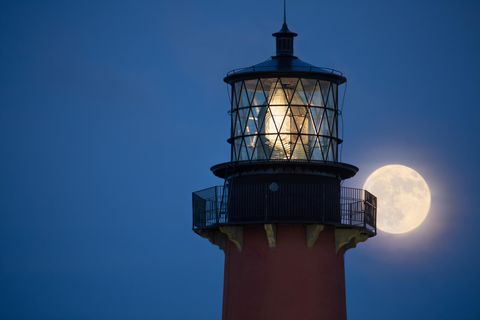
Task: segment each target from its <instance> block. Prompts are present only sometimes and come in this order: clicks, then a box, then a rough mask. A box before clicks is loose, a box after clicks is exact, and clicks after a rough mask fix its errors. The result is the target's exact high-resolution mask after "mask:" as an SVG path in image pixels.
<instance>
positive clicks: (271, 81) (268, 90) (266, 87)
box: [260, 78, 278, 101]
mask: <svg viewBox="0 0 480 320" xmlns="http://www.w3.org/2000/svg"><path fill="white" fill-rule="evenodd" d="M277 81H278V79H277V78H266V79H260V82H261V84H262V88H263V92H264V94H265V97H266V99H267V100H266V101H270V100H271V98H272V95H273V92H274V91H275V86H276V84H277Z"/></svg>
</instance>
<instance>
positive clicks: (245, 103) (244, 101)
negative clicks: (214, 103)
mask: <svg viewBox="0 0 480 320" xmlns="http://www.w3.org/2000/svg"><path fill="white" fill-rule="evenodd" d="M249 106H250V101H249V99H248V95H247V88H246V87H245V84H244V85H243V86H242V92H241V93H240V103H239V105H238V107H239V108H241V107H249Z"/></svg>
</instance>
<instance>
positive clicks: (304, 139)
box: [290, 135, 308, 160]
mask: <svg viewBox="0 0 480 320" xmlns="http://www.w3.org/2000/svg"><path fill="white" fill-rule="evenodd" d="M297 137H298V139H297V141H296V143H295V145H294V149H293V150H292V154H291V157H290V159H298V160H306V159H307V155H306V153H305V149H304V143H307V144H308V136H302V135H300V136H297Z"/></svg>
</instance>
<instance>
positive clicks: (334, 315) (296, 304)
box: [223, 225, 346, 320]
mask: <svg viewBox="0 0 480 320" xmlns="http://www.w3.org/2000/svg"><path fill="white" fill-rule="evenodd" d="M275 237H276V239H275V246H274V247H270V246H269V243H268V241H267V237H266V233H265V229H264V226H263V225H251V226H245V227H244V229H243V247H242V250H241V251H240V250H239V249H238V248H237V246H235V244H233V242H231V241H229V242H228V244H227V246H226V248H225V275H224V277H225V280H224V294H223V320H245V319H249V320H256V319H258V320H260V319H262V320H265V319H275V320H283V319H285V320H287V319H288V320H291V319H302V320H310V319H312V320H313V319H323V320H334V319H335V320H343V319H346V304H345V279H344V258H343V250H340V252H339V253H338V254H337V253H336V246H335V231H334V228H329V227H326V228H325V230H323V231H322V232H321V233H320V234H319V237H318V239H317V241H316V243H315V245H314V246H313V247H310V248H309V247H307V245H306V233H305V226H302V225H277V227H276V232H275ZM270 245H271V244H270Z"/></svg>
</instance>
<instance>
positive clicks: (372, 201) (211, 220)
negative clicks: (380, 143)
mask: <svg viewBox="0 0 480 320" xmlns="http://www.w3.org/2000/svg"><path fill="white" fill-rule="evenodd" d="M228 192H229V188H228V185H226V186H225V187H224V186H214V187H211V188H206V189H203V190H200V191H197V192H193V194H192V204H193V229H194V230H199V229H210V228H216V227H219V226H222V225H235V224H255V223H265V222H266V221H268V222H269V223H305V224H307V223H318V224H330V225H335V226H339V227H347V228H361V229H363V231H365V232H367V233H369V234H376V211H377V199H376V197H375V196H374V195H372V194H371V193H369V192H368V191H366V190H362V189H357V188H351V187H340V194H339V195H340V197H339V198H336V199H335V198H332V197H330V196H329V194H323V196H322V198H323V200H322V203H323V204H324V208H325V206H326V207H328V208H332V209H331V210H334V211H335V212H336V213H335V212H328V213H327V215H325V210H324V209H322V208H319V215H318V216H310V217H308V218H300V219H299V218H296V216H295V214H294V213H292V217H291V218H287V220H285V217H282V220H278V219H277V218H278V217H276V216H275V215H274V214H273V215H272V214H267V213H266V212H265V216H262V217H260V216H258V217H252V218H251V219H247V220H243V221H241V222H238V221H234V220H233V219H229V218H230V217H229V212H228V199H229V197H228ZM327 198H328V199H327ZM338 200H339V201H340V203H337V204H336V205H335V204H334V203H332V202H331V201H334V202H335V201H338ZM337 210H338V211H339V212H338V211H337ZM333 217H337V218H335V219H334V218H333ZM230 220H232V221H230Z"/></svg>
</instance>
